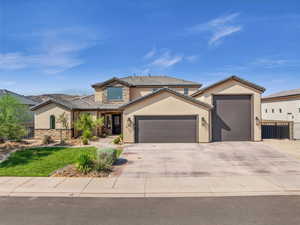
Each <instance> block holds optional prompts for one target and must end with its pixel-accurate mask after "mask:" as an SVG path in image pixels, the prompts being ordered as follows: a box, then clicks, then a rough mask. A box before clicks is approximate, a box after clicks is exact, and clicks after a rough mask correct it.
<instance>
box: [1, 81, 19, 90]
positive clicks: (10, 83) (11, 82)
mask: <svg viewBox="0 0 300 225" xmlns="http://www.w3.org/2000/svg"><path fill="white" fill-rule="evenodd" d="M14 84H16V82H14V81H0V88H1V86H11V85H14Z"/></svg>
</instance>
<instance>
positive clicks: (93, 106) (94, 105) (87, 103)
mask: <svg viewBox="0 0 300 225" xmlns="http://www.w3.org/2000/svg"><path fill="white" fill-rule="evenodd" d="M162 91H168V92H170V93H173V94H175V95H177V96H179V97H182V98H184V99H186V100H189V101H191V102H194V103H196V104H199V105H202V106H204V107H206V108H212V106H211V105H209V104H206V103H204V102H201V101H199V100H197V99H195V98H193V97H191V96H188V95H183V94H181V93H179V92H177V91H174V90H171V89H169V88H160V89H158V90H156V91H154V92H152V93H149V94H148V95H145V96H142V97H140V98H137V99H135V100H133V101H130V102H128V103H125V104H124V103H123V104H101V103H98V102H95V99H94V97H95V96H94V95H90V96H85V97H77V98H74V99H72V100H70V101H67V100H65V99H63V98H59V97H57V96H56V97H55V98H50V99H48V100H46V101H44V102H42V103H40V104H37V105H35V106H34V107H32V108H31V110H33V111H34V110H36V109H38V108H40V107H43V106H44V105H47V104H50V103H55V104H58V105H61V106H63V107H65V108H67V109H70V110H73V109H79V110H80V109H81V110H118V109H123V108H125V107H127V106H128V105H131V104H134V103H136V102H138V101H141V100H143V99H145V98H148V97H150V96H152V95H156V94H158V93H160V92H162Z"/></svg>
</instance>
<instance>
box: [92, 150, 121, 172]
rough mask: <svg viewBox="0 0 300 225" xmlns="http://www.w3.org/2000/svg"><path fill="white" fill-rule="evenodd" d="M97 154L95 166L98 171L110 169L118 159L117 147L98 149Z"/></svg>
mask: <svg viewBox="0 0 300 225" xmlns="http://www.w3.org/2000/svg"><path fill="white" fill-rule="evenodd" d="M96 154H97V155H96V162H95V164H96V165H95V167H96V170H98V171H105V170H110V169H111V167H112V165H113V164H114V162H115V161H116V160H117V151H116V149H112V148H104V149H98V150H97V153H96Z"/></svg>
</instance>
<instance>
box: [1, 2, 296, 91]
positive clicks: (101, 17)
mask: <svg viewBox="0 0 300 225" xmlns="http://www.w3.org/2000/svg"><path fill="white" fill-rule="evenodd" d="M299 40H300V2H299V1H288V0H286V1H271V0H252V1H241V0H236V1H230V0H227V1H214V0H210V1H199V0H194V1H192V0H189V1H186V0H185V1H184V0H182V1H176V0H169V1H167V0H158V1H134V0H120V1H105V0H101V1H98V0H89V1H84V0H51V1H43V0H26V1H23V0H0V88H5V89H9V90H12V91H16V92H18V93H21V94H40V93H54V92H66V93H72V92H81V93H85V92H89V91H91V89H90V85H91V84H93V83H95V82H100V81H104V80H106V79H108V78H110V77H112V76H118V77H122V76H128V75H133V74H136V75H140V74H143V75H147V74H152V75H161V74H164V75H170V76H175V77H180V78H183V79H187V80H193V81H198V82H201V83H203V84H204V85H207V84H211V83H213V82H216V81H219V80H220V79H223V78H225V77H228V76H229V75H233V74H234V75H238V76H241V77H243V78H245V79H247V80H250V81H253V82H256V83H257V84H260V85H262V86H264V87H266V88H267V92H266V94H268V93H272V92H275V91H281V90H286V89H293V88H300V57H299V56H300V41H299Z"/></svg>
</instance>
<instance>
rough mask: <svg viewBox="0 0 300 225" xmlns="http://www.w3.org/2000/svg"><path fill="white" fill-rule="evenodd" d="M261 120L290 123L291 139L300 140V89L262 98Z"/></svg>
mask: <svg viewBox="0 0 300 225" xmlns="http://www.w3.org/2000/svg"><path fill="white" fill-rule="evenodd" d="M262 118H263V120H273V121H292V122H293V138H294V139H300V89H294V90H288V91H281V92H278V93H274V94H271V95H268V96H266V97H264V98H262Z"/></svg>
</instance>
